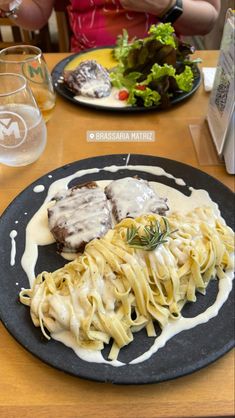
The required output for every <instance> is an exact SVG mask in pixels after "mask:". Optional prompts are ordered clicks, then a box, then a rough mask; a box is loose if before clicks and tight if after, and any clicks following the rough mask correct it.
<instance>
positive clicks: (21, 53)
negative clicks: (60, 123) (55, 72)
mask: <svg viewBox="0 0 235 418" xmlns="http://www.w3.org/2000/svg"><path fill="white" fill-rule="evenodd" d="M0 73H18V74H19V73H20V74H22V75H23V76H24V77H25V78H26V79H27V80H28V81H29V85H30V87H31V90H32V92H33V95H34V97H35V99H36V101H37V104H38V107H39V109H40V110H41V113H42V115H43V118H44V120H45V122H47V121H48V120H49V119H50V118H51V116H52V112H53V109H54V107H55V93H54V89H53V84H52V80H51V76H50V73H49V70H48V68H47V65H46V62H45V60H44V57H43V54H42V51H41V50H40V49H39V48H38V47H35V46H31V45H20V46H12V47H9V48H5V49H2V50H1V51H0Z"/></svg>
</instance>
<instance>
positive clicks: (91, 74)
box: [64, 60, 112, 97]
mask: <svg viewBox="0 0 235 418" xmlns="http://www.w3.org/2000/svg"><path fill="white" fill-rule="evenodd" d="M64 81H65V83H66V84H67V85H68V87H69V88H70V90H72V91H73V92H74V93H75V94H77V95H82V96H88V97H106V96H109V95H110V92H111V87H112V86H111V81H110V78H109V73H108V71H107V70H106V69H105V68H104V67H102V65H100V64H98V63H97V62H96V61H94V60H87V61H83V62H81V64H79V65H78V67H77V68H76V69H75V70H74V71H64Z"/></svg>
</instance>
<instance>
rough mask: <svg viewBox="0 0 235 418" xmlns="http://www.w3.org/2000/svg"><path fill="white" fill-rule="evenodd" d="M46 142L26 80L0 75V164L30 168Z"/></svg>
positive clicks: (11, 75) (40, 120) (15, 75)
mask: <svg viewBox="0 0 235 418" xmlns="http://www.w3.org/2000/svg"><path fill="white" fill-rule="evenodd" d="M46 139H47V130H46V125H45V122H44V120H43V117H42V114H41V112H40V110H39V108H38V106H37V103H36V101H35V98H34V96H33V94H32V91H31V89H30V88H29V85H28V82H27V80H26V78H25V77H24V76H22V75H20V74H14V73H3V74H0V163H3V164H6V165H9V166H15V167H17V166H24V165H28V164H31V163H32V162H34V161H36V160H37V159H38V158H39V157H40V155H41V154H42V152H43V151H44V148H45V146H46Z"/></svg>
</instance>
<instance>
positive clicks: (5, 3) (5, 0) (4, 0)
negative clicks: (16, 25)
mask: <svg viewBox="0 0 235 418" xmlns="http://www.w3.org/2000/svg"><path fill="white" fill-rule="evenodd" d="M11 3H17V4H20V3H21V1H20V0H19V1H16V2H14V1H13V0H0V8H1V9H3V10H9V6H10V4H11ZM13 7H14V6H13Z"/></svg>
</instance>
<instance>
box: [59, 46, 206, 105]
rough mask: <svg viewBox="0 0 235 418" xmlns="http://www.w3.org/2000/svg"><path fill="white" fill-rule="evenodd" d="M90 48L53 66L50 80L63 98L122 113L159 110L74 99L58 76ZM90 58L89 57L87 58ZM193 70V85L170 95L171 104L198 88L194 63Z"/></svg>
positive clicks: (198, 75) (181, 99) (184, 98)
mask: <svg viewBox="0 0 235 418" xmlns="http://www.w3.org/2000/svg"><path fill="white" fill-rule="evenodd" d="M109 48H113V47H112V46H111V47H110V46H109V47H103V48H94V49H93V51H95V50H103V49H109ZM90 52H91V50H90V49H89V50H87V51H83V52H80V53H78V54H73V55H70V56H69V57H67V58H64V59H63V60H62V61H60V62H58V64H56V66H55V67H54V68H53V70H52V73H51V76H52V81H53V85H54V88H55V90H56V92H57V93H58V94H59V95H60V96H62V97H64V98H65V99H68V100H70V101H71V102H73V103H75V104H76V105H79V106H85V107H89V108H91V109H96V110H106V111H114V112H122V113H129V112H134V113H135V112H149V111H151V110H161V107H160V106H151V107H144V106H128V107H118V106H117V107H114V106H112V107H107V106H103V105H97V104H96V103H95V104H92V103H86V102H82V101H81V102H80V101H78V100H76V99H74V96H75V95H74V93H73V92H71V90H69V89H68V88H67V87H66V84H64V83H60V82H58V80H59V79H60V77H61V76H62V75H63V71H64V68H65V67H66V66H67V65H68V64H69V62H71V61H72V60H73V59H74V58H76V57H77V56H83V55H84V60H86V59H87V58H86V54H87V53H90ZM89 59H91V58H89ZM194 71H195V78H194V83H193V87H192V90H191V91H190V92H188V93H179V94H176V95H175V96H174V97H172V99H171V105H176V104H177V103H180V102H182V101H184V100H186V99H188V98H190V97H191V96H192V95H193V94H194V93H195V91H196V90H197V89H198V87H199V86H200V84H201V73H200V71H199V69H198V67H197V66H196V65H195V66H194Z"/></svg>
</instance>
